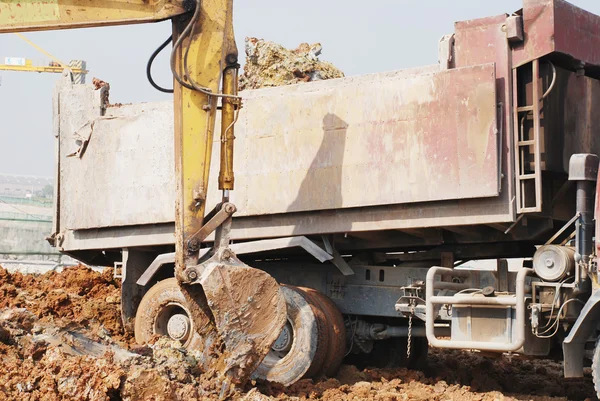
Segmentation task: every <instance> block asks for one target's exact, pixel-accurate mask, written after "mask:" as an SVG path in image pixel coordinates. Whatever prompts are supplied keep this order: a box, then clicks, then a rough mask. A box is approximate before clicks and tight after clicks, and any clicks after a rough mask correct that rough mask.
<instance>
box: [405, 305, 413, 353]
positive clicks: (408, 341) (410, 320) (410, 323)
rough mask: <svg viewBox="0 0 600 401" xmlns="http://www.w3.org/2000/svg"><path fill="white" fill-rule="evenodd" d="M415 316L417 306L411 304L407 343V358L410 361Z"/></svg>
mask: <svg viewBox="0 0 600 401" xmlns="http://www.w3.org/2000/svg"><path fill="white" fill-rule="evenodd" d="M414 314H415V304H414V302H411V306H410V315H408V340H407V341H406V358H407V359H410V342H411V339H412V320H413V315H414Z"/></svg>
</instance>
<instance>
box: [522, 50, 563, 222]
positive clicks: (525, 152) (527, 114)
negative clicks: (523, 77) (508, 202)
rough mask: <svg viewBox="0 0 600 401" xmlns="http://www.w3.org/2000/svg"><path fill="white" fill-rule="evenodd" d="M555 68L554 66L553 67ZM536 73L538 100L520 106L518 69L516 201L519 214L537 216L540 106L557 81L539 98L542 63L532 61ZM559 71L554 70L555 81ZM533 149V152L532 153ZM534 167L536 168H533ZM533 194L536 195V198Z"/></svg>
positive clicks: (534, 84)
mask: <svg viewBox="0 0 600 401" xmlns="http://www.w3.org/2000/svg"><path fill="white" fill-rule="evenodd" d="M552 68H553V69H554V66H552ZM531 70H532V75H531V76H532V93H533V96H532V98H533V99H537V101H534V102H533V104H532V105H525V106H519V98H518V95H517V94H516V93H517V91H516V89H517V88H518V85H517V80H518V75H517V70H516V69H515V70H514V82H515V97H516V99H515V104H516V105H517V107H516V108H515V117H516V119H515V125H516V127H515V141H514V143H515V158H516V160H515V165H516V166H517V177H516V183H517V185H516V200H517V213H519V214H521V213H535V212H541V211H542V167H541V150H540V105H541V103H542V100H543V99H544V98H545V97H546V96H547V95H548V94H549V93H550V91H551V90H552V88H553V86H554V82H553V83H552V84H551V85H550V87H549V88H548V90H547V91H546V93H544V95H543V96H542V97H539V93H540V61H539V60H537V59H536V60H534V61H532V62H531ZM555 80H556V71H555V70H554V79H553V81H555ZM529 122H530V123H532V125H533V127H531V129H527V128H526V123H529ZM532 148H533V151H532V150H531V149H532ZM532 165H533V169H532V168H531V166H532ZM532 195H533V196H532Z"/></svg>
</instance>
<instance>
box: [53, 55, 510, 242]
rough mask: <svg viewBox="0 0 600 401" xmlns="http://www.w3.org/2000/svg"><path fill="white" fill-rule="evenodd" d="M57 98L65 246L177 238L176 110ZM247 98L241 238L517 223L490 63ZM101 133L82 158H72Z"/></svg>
mask: <svg viewBox="0 0 600 401" xmlns="http://www.w3.org/2000/svg"><path fill="white" fill-rule="evenodd" d="M411 91H413V92H412V93H411ZM414 91H418V92H419V93H418V94H416V93H415V92H414ZM61 93H62V94H63V95H64V96H62V95H61V97H60V99H61V107H60V110H61V112H60V115H59V120H60V121H59V131H60V166H59V167H60V177H61V185H60V202H59V203H60V204H59V208H60V213H59V215H60V220H61V221H60V222H61V232H64V233H65V238H66V239H65V247H66V249H75V248H78V249H86V248H88V247H100V248H102V247H104V246H108V245H109V244H110V246H111V247H113V246H116V247H119V244H121V246H124V245H123V244H126V243H127V244H137V245H139V244H143V243H147V244H154V243H165V241H170V238H171V235H169V234H168V229H167V231H164V232H163V231H161V233H160V235H157V233H156V232H155V231H153V229H152V227H155V226H156V224H158V223H167V224H172V222H173V221H174V203H175V199H174V195H175V190H174V188H175V181H174V162H173V125H172V124H173V122H172V121H173V118H172V116H173V106H172V103H171V102H164V103H146V104H138V105H123V106H120V107H110V108H108V109H107V110H106V111H105V112H104V115H102V116H101V114H102V113H101V110H100V109H99V107H98V104H99V97H100V94H99V93H97V92H95V91H93V89H92V88H91V86H75V87H73V88H69V87H67V88H64V89H63V92H61ZM422 94H424V95H425V96H421V95H422ZM244 96H245V102H244V104H245V107H244V109H242V112H241V115H240V118H239V122H238V130H237V131H236V136H237V141H236V150H235V154H236V161H235V169H236V174H237V176H236V178H237V188H236V190H235V191H233V192H232V198H231V199H232V201H233V202H235V203H236V205H237V206H238V209H239V212H238V213H236V223H235V225H234V230H233V233H232V235H233V238H235V239H242V238H260V237H263V238H264V237H277V236H284V235H294V234H300V233H304V234H309V233H328V232H343V231H346V230H356V231H359V230H361V231H366V230H384V229H396V228H407V227H408V228H409V227H424V226H443V225H462V224H487V223H497V222H505V221H510V220H511V216H510V215H509V214H507V211H508V208H509V200H508V198H506V194H504V193H503V194H502V195H501V197H498V196H496V194H497V192H498V170H497V169H498V157H497V151H498V150H497V148H498V147H497V142H496V115H495V114H496V113H495V110H496V104H495V99H496V98H495V76H494V66H493V65H492V64H488V65H480V66H474V67H467V68H459V69H455V70H449V71H444V72H439V70H438V69H437V66H436V67H427V68H426V69H418V70H411V71H400V72H392V73H382V74H373V75H369V76H365V77H352V78H346V79H341V80H335V81H324V82H317V83H311V84H304V85H296V86H290V87H284V88H274V89H268V90H258V91H248V92H246V93H244ZM283 99H286V100H283ZM411 99H412V100H411ZM415 99H423V101H422V102H421V103H420V104H419V102H418V101H417V102H415ZM286 102H288V103H286ZM278 104H281V105H285V107H283V106H282V107H278ZM319 105H320V106H321V107H323V108H321V109H319V108H317V106H319ZM325 107H326V108H325ZM88 109H89V110H90V111H86V110H88ZM82 110H84V111H85V112H82ZM319 113H321V114H319ZM327 115H329V116H328V117H327V118H323V117H324V116H327ZM265 116H270V120H272V121H270V120H265ZM333 116H338V117H333ZM339 116H343V117H344V118H343V119H342V118H339ZM341 121H343V122H344V125H342V124H341ZM92 122H93V132H92V133H91V136H90V140H89V143H88V145H87V148H86V149H85V151H84V152H83V153H82V154H81V157H77V156H75V157H66V155H67V154H69V153H73V151H74V150H76V149H77V148H78V145H77V140H78V139H77V138H78V135H80V134H81V128H82V127H91V126H92V125H91V123H92ZM273 127H279V128H278V129H274V128H273ZM324 128H325V129H324ZM336 128H341V129H336ZM78 133H80V134H78ZM214 151H215V152H218V147H216V148H215V149H214ZM213 163H214V164H213V170H212V174H211V183H210V186H209V198H208V201H207V202H208V204H209V205H213V204H215V203H217V202H218V201H220V193H219V191H218V190H217V185H216V180H217V175H218V168H216V165H217V164H218V157H217V155H216V154H215V156H214V157H213ZM299 195H300V196H299ZM477 196H480V197H487V198H476V197H477ZM320 197H323V198H324V199H319V198H320ZM453 198H454V199H455V200H452V199H453ZM466 198H471V199H466ZM443 199H447V200H448V201H446V202H443V203H442V202H436V201H437V200H443ZM420 200H421V201H423V200H429V201H430V202H419V201H420ZM311 202H314V203H311ZM350 205H353V206H358V207H351V206H350ZM369 206H370V207H369ZM319 208H321V209H319ZM325 208H329V210H322V209H325ZM292 210H295V211H301V210H304V211H306V213H292V212H288V211H292ZM319 210H320V211H319ZM278 212H285V213H278ZM109 227H112V228H110V232H109V231H96V230H100V229H105V230H107V229H108V228H109ZM142 227H147V228H148V229H146V228H142ZM165 235H166V236H165ZM81 241H84V242H81ZM132 241H133V242H132Z"/></svg>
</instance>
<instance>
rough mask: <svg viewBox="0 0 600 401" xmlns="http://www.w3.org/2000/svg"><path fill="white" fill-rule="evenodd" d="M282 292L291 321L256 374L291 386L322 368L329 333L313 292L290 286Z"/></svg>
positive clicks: (255, 375) (257, 376)
mask: <svg viewBox="0 0 600 401" xmlns="http://www.w3.org/2000/svg"><path fill="white" fill-rule="evenodd" d="M282 292H283V294H284V297H285V300H286V304H287V318H288V321H287V323H286V325H285V327H284V328H283V330H282V332H281V334H280V336H279V338H278V339H277V340H276V341H275V343H274V344H273V347H272V348H271V351H270V352H269V354H268V355H267V356H266V357H265V359H264V360H263V362H262V363H261V364H260V365H259V366H258V368H257V369H256V371H255V372H254V374H253V377H254V378H257V379H263V380H267V381H270V382H276V383H281V384H283V385H285V386H289V385H291V384H293V383H295V382H297V381H298V380H300V379H303V378H307V377H311V376H314V375H316V374H317V373H318V372H319V371H320V369H321V367H322V365H323V362H324V359H325V356H326V351H327V343H328V339H329V336H328V333H327V330H326V327H327V326H326V324H327V322H326V317H325V314H324V312H323V311H322V310H321V309H320V307H319V306H318V304H317V302H318V301H317V300H316V299H315V297H314V296H313V295H310V294H308V293H307V292H304V291H302V290H301V289H299V288H297V287H293V286H287V285H286V286H282Z"/></svg>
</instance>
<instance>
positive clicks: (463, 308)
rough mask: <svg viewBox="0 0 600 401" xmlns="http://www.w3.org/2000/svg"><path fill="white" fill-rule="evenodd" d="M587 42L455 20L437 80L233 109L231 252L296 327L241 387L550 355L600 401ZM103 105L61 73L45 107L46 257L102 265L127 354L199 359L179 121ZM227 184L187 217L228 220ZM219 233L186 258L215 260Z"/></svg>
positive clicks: (597, 23) (534, 23)
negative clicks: (263, 276) (457, 355)
mask: <svg viewBox="0 0 600 401" xmlns="http://www.w3.org/2000/svg"><path fill="white" fill-rule="evenodd" d="M599 38H600V17H599V16H597V15H594V14H592V13H589V12H587V11H585V10H582V9H580V8H578V7H575V6H573V5H571V4H569V3H568V2H566V1H563V0H524V1H523V8H522V9H521V10H518V11H516V12H514V13H510V14H501V15H497V16H492V17H484V18H480V19H475V20H469V21H461V22H457V23H456V24H455V31H454V33H453V34H449V35H447V36H445V37H443V38H442V39H441V40H440V42H439V44H438V46H437V52H438V60H439V62H438V64H435V65H431V66H426V67H420V68H414V69H408V70H399V71H391V72H385V73H375V74H369V75H361V76H352V77H346V78H340V79H333V80H326V81H318V82H310V83H303V84H298V85H290V86H283V87H276V88H263V89H257V90H248V91H244V92H242V93H240V96H241V97H242V107H241V109H239V110H238V113H237V115H236V117H235V118H236V131H235V137H236V145H235V155H236V158H235V162H234V170H235V171H236V172H237V174H236V177H235V180H236V183H237V189H236V191H234V192H231V194H230V198H229V201H231V203H233V204H235V205H236V209H237V211H236V213H235V216H234V217H233V223H232V224H231V226H230V227H227V234H228V236H229V238H230V239H231V241H232V243H231V245H230V247H229V248H230V250H231V252H233V253H235V254H236V255H237V257H238V258H239V259H240V260H241V261H243V262H244V263H246V264H248V265H250V266H252V267H253V268H254V269H256V270H260V271H263V272H267V273H268V274H269V275H270V276H272V277H274V278H275V279H276V281H277V283H278V284H279V285H281V291H282V293H283V295H284V298H285V303H286V314H287V318H286V322H285V324H284V325H283V328H282V329H281V330H279V331H277V333H276V334H277V335H278V337H277V339H276V340H275V341H274V342H273V344H272V345H271V347H270V350H269V351H268V354H267V355H266V357H265V358H264V359H263V360H261V362H260V365H258V368H256V370H254V371H253V373H252V374H253V377H257V378H263V379H267V380H271V381H275V382H279V383H283V384H285V385H289V384H292V383H294V382H296V381H297V380H300V379H302V378H307V377H318V376H323V375H325V376H327V375H332V374H334V373H335V370H336V369H337V368H338V366H339V364H340V363H341V361H342V359H343V358H345V357H346V358H353V359H354V360H357V361H360V363H365V364H371V365H378V366H382V365H383V366H391V365H402V366H409V367H418V366H419V364H420V363H422V362H423V360H424V359H425V358H426V355H427V349H428V347H429V346H432V347H437V348H447V349H468V350H478V351H481V352H484V353H493V354H503V353H512V354H519V355H526V356H532V357H540V358H555V357H557V356H558V357H561V358H563V360H564V374H565V376H566V377H573V378H575V377H582V376H583V370H584V367H586V366H591V367H592V368H593V377H594V380H595V383H596V388H598V389H600V376H599V375H600V373H599V372H598V368H599V367H600V346H599V345H596V340H597V338H598V322H599V321H600V320H599V318H600V306H599V305H600V304H599V301H600V291H598V266H597V259H596V256H597V250H598V245H600V236H599V235H598V227H599V226H598V225H597V224H596V214H597V213H598V212H600V206H599V205H598V201H597V199H598V197H597V185H596V183H597V180H598V165H599V160H598V154H600V141H599V139H598V136H597V135H596V134H594V132H595V131H596V130H597V129H598V127H600V121H598V118H599V117H598V114H596V113H595V112H594V110H595V109H596V106H597V105H598V103H596V102H600V81H599V79H600V53H599V51H598V49H600V39H599ZM432 51H435V49H432ZM108 91H109V89H108V87H107V86H106V85H105V86H99V87H98V86H97V87H93V86H91V85H73V83H72V82H71V80H70V78H69V76H66V77H65V78H64V79H63V80H62V81H61V82H60V83H59V84H58V86H57V89H56V91H55V94H54V99H53V102H54V119H55V120H54V125H53V126H54V135H55V137H56V142H57V146H56V182H57V184H58V185H57V192H56V201H55V215H54V223H53V224H54V227H53V233H52V235H51V236H50V237H49V241H50V242H51V244H52V245H53V246H55V247H57V248H58V249H59V250H60V251H61V252H63V253H65V254H68V255H70V256H72V257H74V258H76V259H78V260H80V261H82V262H85V263H88V264H93V265H109V266H114V269H115V275H118V276H119V277H121V280H122V299H121V309H122V317H123V322H124V325H125V327H126V329H127V330H131V331H133V332H134V333H135V336H136V339H137V340H138V342H141V343H144V342H148V341H150V340H151V337H152V336H154V335H157V334H158V335H164V336H169V337H171V338H172V339H175V340H179V341H181V342H182V343H183V344H184V345H185V346H186V347H189V348H196V347H199V346H200V345H199V344H206V343H207V341H208V342H210V341H211V339H210V338H206V337H202V335H201V330H200V329H199V328H198V326H197V325H196V324H195V322H198V321H201V319H197V318H196V317H195V316H192V315H193V313H192V312H191V311H190V308H189V304H188V301H187V299H186V298H185V297H184V296H183V295H182V291H181V290H180V287H179V286H178V283H177V279H176V277H177V274H176V271H177V267H176V266H177V263H178V262H177V260H178V259H177V258H178V254H177V252H176V249H177V241H178V237H177V236H176V235H175V233H176V226H177V219H178V218H179V217H178V216H179V214H178V213H179V212H180V211H179V210H178V209H175V208H174V207H173V205H174V204H175V203H176V201H177V199H176V194H177V193H178V192H177V191H176V187H177V186H178V185H180V184H179V183H178V182H177V180H178V176H177V175H176V174H174V172H175V171H177V168H178V167H177V160H176V158H174V156H173V155H174V154H175V155H176V154H177V152H176V151H177V146H178V145H177V143H178V142H177V141H174V139H173V138H174V132H177V129H178V127H177V124H176V122H175V123H174V122H173V119H172V115H173V112H174V110H173V107H177V104H175V106H174V105H173V103H172V102H156V103H142V104H122V105H121V104H119V105H111V104H109V102H108V100H107V99H108ZM597 123H598V125H596V124H597ZM217 125H219V122H218V121H217ZM215 141H216V143H217V145H218V144H219V143H222V142H223V138H216V140H215ZM213 152H214V155H213V157H212V164H213V166H212V167H214V168H213V169H212V171H214V170H215V168H216V167H218V163H219V157H218V156H219V154H220V152H222V148H219V146H215V147H213ZM218 182H219V175H218V174H216V173H215V174H212V173H211V175H210V179H209V184H208V187H207V188H204V187H203V188H200V191H199V193H198V195H199V198H201V199H202V201H205V202H206V203H207V204H217V203H219V202H220V201H221V198H220V196H221V193H220V192H219V191H218V189H217V188H219V186H218ZM212 217H213V216H208V217H207V221H208V220H210V218H212ZM221 235H222V233H220V234H219V233H217V234H214V233H213V234H211V235H209V236H206V237H205V238H204V239H203V240H202V241H197V242H196V243H194V244H193V245H194V247H195V248H197V249H198V252H199V253H200V255H201V257H202V255H207V257H208V256H209V255H210V254H211V249H214V246H215V245H214V244H216V243H218V242H219V241H221V240H222V237H221ZM477 260H488V261H489V260H492V261H493V269H491V270H490V271H483V270H481V269H478V268H476V267H473V266H474V265H472V264H471V263H470V262H471V261H477ZM514 260H520V261H521V262H520V263H519V264H518V265H517V266H516V268H509V263H508V262H509V261H514ZM228 285H229V286H231V287H232V288H234V289H235V291H231V293H234V294H244V291H245V289H246V287H248V285H251V284H248V283H246V284H244V283H242V282H235V281H228ZM241 296H242V295H240V297H241ZM240 299H241V298H240ZM250 299H251V297H248V301H250ZM240 303H241V304H243V302H240ZM229 313H230V314H231V315H235V314H239V313H243V311H237V310H230V311H229ZM255 318H257V319H258V318H261V316H259V315H257V316H255ZM202 349H204V348H202Z"/></svg>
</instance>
